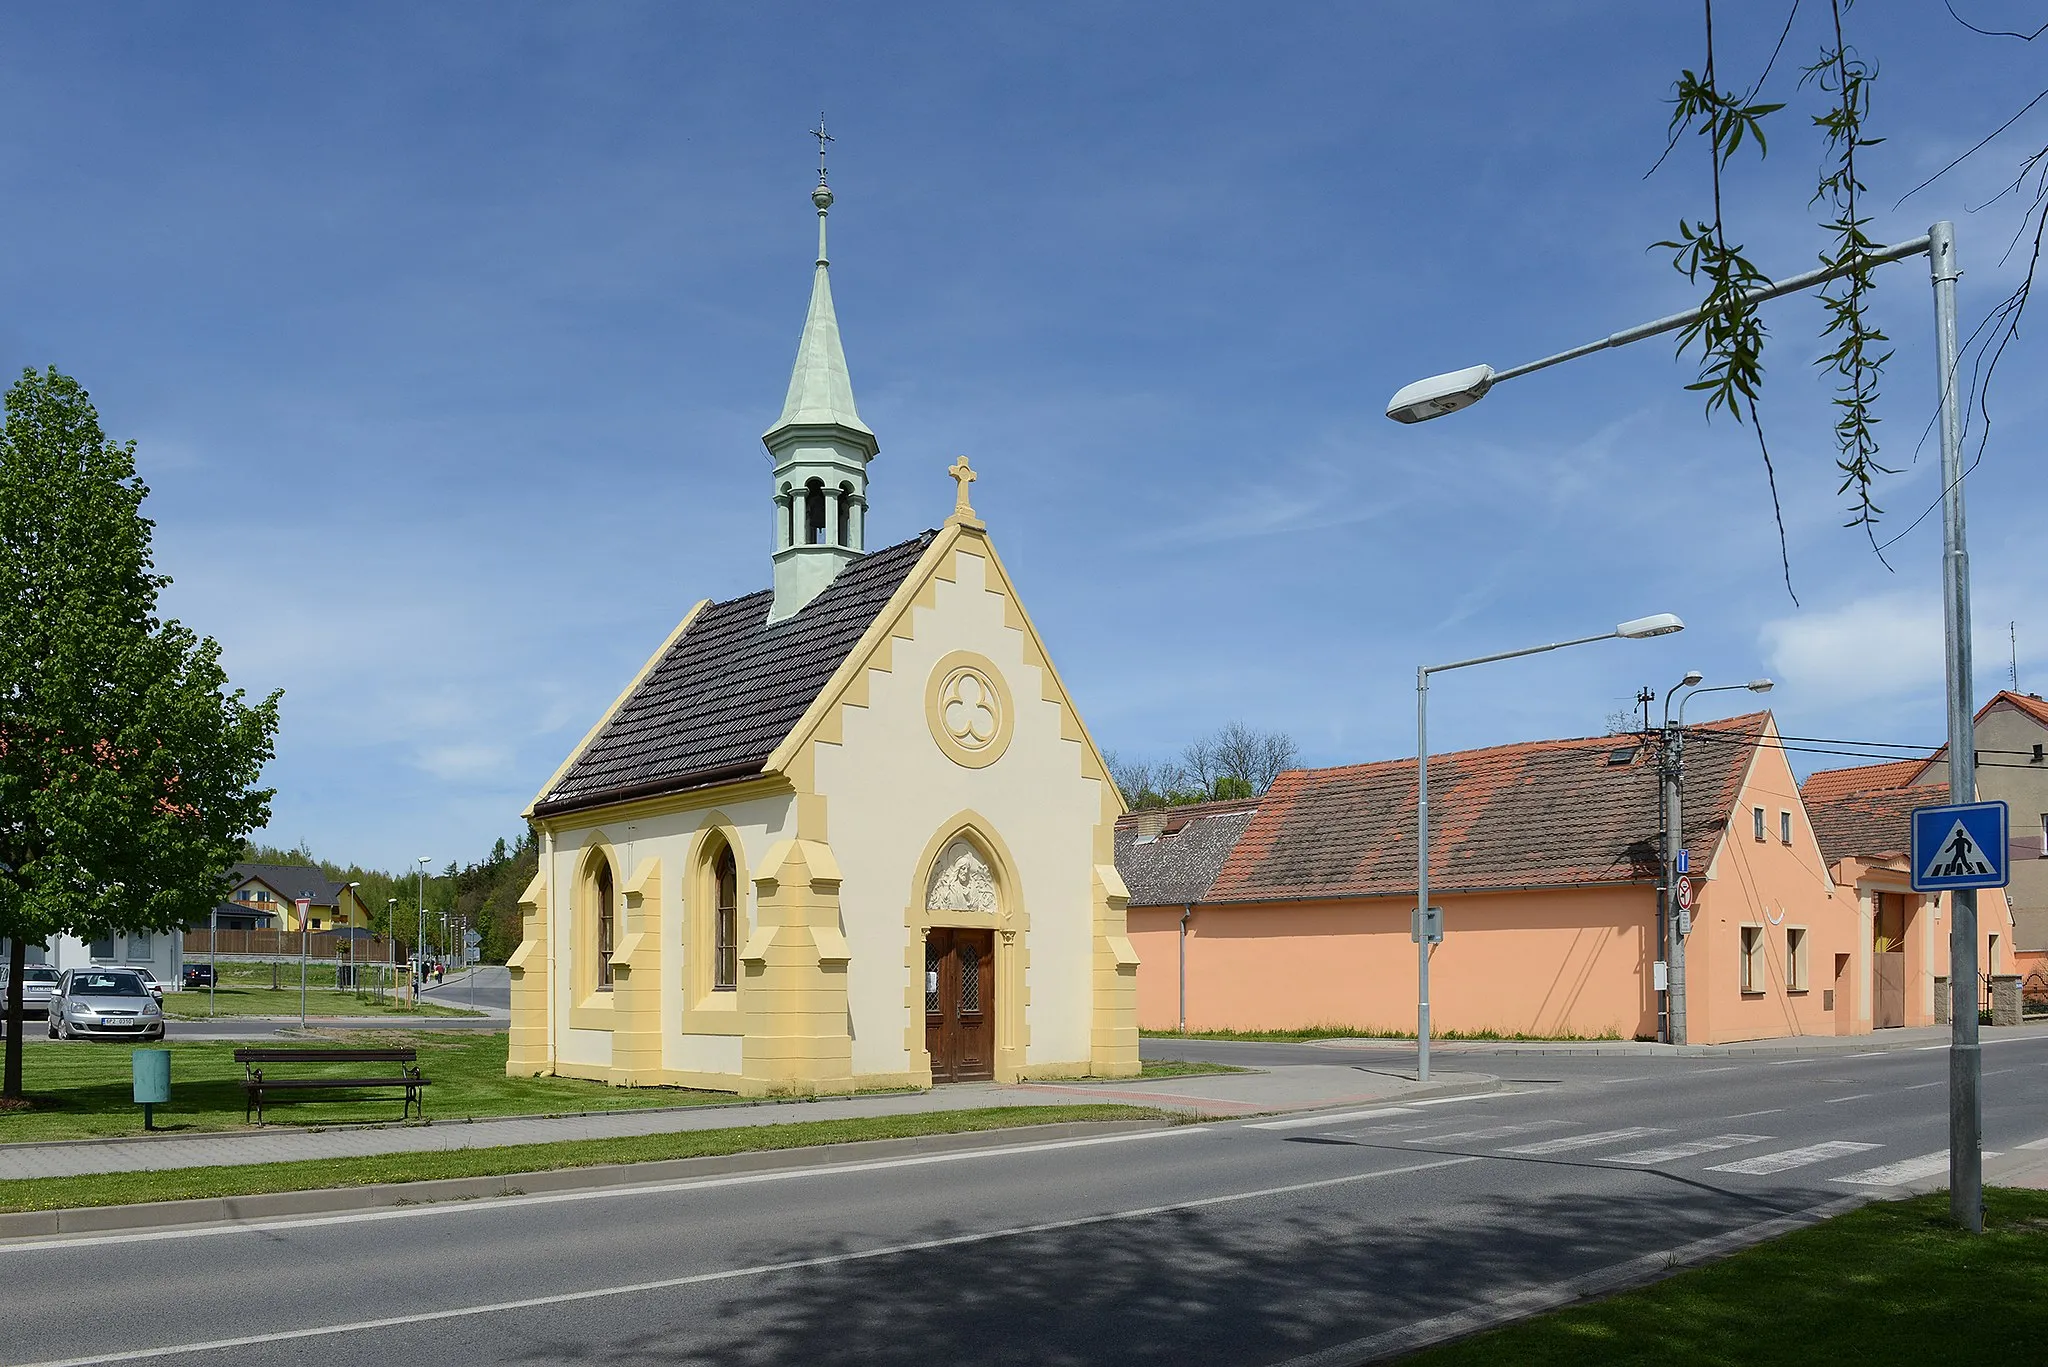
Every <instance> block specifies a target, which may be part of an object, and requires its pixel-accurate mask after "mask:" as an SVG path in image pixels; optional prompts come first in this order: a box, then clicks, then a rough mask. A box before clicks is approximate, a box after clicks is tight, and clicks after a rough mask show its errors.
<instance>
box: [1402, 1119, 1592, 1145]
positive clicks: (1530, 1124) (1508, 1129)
mask: <svg viewBox="0 0 2048 1367" xmlns="http://www.w3.org/2000/svg"><path fill="white" fill-rule="evenodd" d="M1571 1123H1572V1122H1571V1121H1569V1120H1523V1121H1518V1122H1516V1123H1515V1124H1513V1125H1488V1126H1487V1127H1486V1128H1485V1129H1483V1130H1453V1131H1451V1132H1450V1133H1449V1134H1419V1135H1416V1136H1414V1137H1413V1138H1410V1139H1404V1140H1402V1141H1401V1142H1402V1143H1403V1144H1450V1143H1454V1142H1456V1141H1458V1140H1473V1139H1506V1138H1507V1137H1508V1136H1509V1135H1511V1134H1527V1133H1529V1132H1530V1131H1531V1130H1554V1129H1556V1128H1557V1127H1558V1126H1560V1125H1569V1124H1571Z"/></svg>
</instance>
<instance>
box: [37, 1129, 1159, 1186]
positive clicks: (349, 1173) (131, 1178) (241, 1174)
mask: <svg viewBox="0 0 2048 1367" xmlns="http://www.w3.org/2000/svg"><path fill="white" fill-rule="evenodd" d="M1152 1119H1163V1120H1174V1121H1180V1120H1182V1119H1183V1117H1179V1116H1170V1115H1167V1114H1165V1113H1163V1112H1160V1111H1153V1110H1147V1109H1145V1108H1143V1107H1139V1106H1013V1107H990V1108H986V1109H981V1110H972V1111H923V1112H918V1113H916V1114H913V1115H890V1116H871V1117H867V1118H864V1119H860V1120H807V1121H797V1122H794V1123H790V1124H781V1125H772V1124H771V1125H749V1126H745V1127H742V1128H738V1129H729V1130H687V1131H684V1132H682V1133H679V1134H651V1135H638V1136H634V1137H631V1138H626V1139H596V1140H576V1141H573V1142H567V1143H557V1144H510V1145H506V1146H504V1147H501V1148H495V1149H453V1150H436V1151H434V1152H431V1153H398V1154H381V1155H378V1156H375V1157H370V1158H323V1159H318V1160H312V1161H307V1162H298V1163H255V1164H249V1165H246V1166H242V1167H232V1168H184V1169H180V1170H175V1171H171V1172H117V1173H105V1174H96V1175H93V1176H89V1177H55V1178H35V1179H28V1180H20V1181H7V1182H0V1211H16V1210H64V1209H70V1208H73V1207H77V1206H118V1205H128V1204H130V1203H133V1202H139V1201H178V1200H186V1199H190V1198H193V1197H202V1196H249V1195H255V1194H258V1193H262V1192H273V1191H313V1190H317V1189H322V1188H330V1187H359V1186H370V1185H374V1184H376V1183H379V1182H426V1181H431V1180H433V1179H435V1178H440V1177H497V1176H503V1175H505V1174H506V1173H515V1172H548V1171H553V1170H554V1169H557V1168H584V1167H596V1166H599V1165H602V1164H606V1163H647V1162H652V1161H655V1160H657V1159H664V1158H703V1157H709V1156H712V1155H716V1154H728V1153H751V1152H755V1151H758V1150H763V1149H796V1148H808V1147H811V1146H813V1145H820V1144H850V1143H854V1142H856V1141H858V1140H863V1139H904V1138H911V1137H915V1136H920V1135H930V1134H961V1133H967V1132H971V1131H979V1130H998V1129H1008V1128H1011V1127H1013V1126H1019V1125H1050V1124H1057V1123H1060V1122H1062V1121H1074V1120H1086V1121H1111V1120H1152Z"/></svg>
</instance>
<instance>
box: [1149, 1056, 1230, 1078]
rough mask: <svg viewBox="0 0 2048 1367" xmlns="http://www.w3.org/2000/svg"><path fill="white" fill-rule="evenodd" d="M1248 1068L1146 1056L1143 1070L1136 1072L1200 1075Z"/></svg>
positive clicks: (1165, 1075)
mask: <svg viewBox="0 0 2048 1367" xmlns="http://www.w3.org/2000/svg"><path fill="white" fill-rule="evenodd" d="M1252 1071H1253V1070H1252V1069H1250V1068H1238V1067H1235V1066H1233V1065H1231V1064H1228V1063H1196V1062H1193V1061H1190V1060H1186V1059H1177V1058H1148V1059H1146V1060H1145V1070H1144V1071H1143V1072H1141V1073H1139V1074H1138V1076H1139V1077H1140V1078H1141V1079H1142V1078H1148V1077H1201V1076H1202V1075H1203V1074H1205V1073H1249V1072H1252Z"/></svg>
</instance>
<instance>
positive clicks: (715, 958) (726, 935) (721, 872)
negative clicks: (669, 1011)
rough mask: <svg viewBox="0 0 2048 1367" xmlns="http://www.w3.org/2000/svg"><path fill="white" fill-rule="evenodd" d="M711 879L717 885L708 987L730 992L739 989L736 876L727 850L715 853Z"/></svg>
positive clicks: (735, 867)
mask: <svg viewBox="0 0 2048 1367" xmlns="http://www.w3.org/2000/svg"><path fill="white" fill-rule="evenodd" d="M711 876H712V881H713V882H714V883H716V884H717V890H716V899H715V902H714V906H713V912H712V918H711V919H712V929H711V941H712V943H711V964H712V969H711V987H712V990H713V991H716V992H731V991H734V990H735V989H737V988H738V987H739V985H740V946H739V939H740V876H739V868H738V866H737V865H736V863H735V861H734V860H733V857H732V848H731V847H730V846H727V847H726V848H725V849H722V850H720V851H719V852H718V859H717V861H716V862H715V863H714V864H713V865H712V875H711ZM700 981H701V980H700Z"/></svg>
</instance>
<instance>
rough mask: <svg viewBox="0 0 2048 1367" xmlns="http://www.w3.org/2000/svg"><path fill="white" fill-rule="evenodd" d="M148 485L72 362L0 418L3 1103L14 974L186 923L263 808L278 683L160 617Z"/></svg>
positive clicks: (25, 386) (14, 393) (220, 885)
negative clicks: (63, 947) (102, 943)
mask: <svg viewBox="0 0 2048 1367" xmlns="http://www.w3.org/2000/svg"><path fill="white" fill-rule="evenodd" d="M148 493H149V490H148V488H147V487H146V486H145V485H144V484H143V483H142V481H141V480H140V479H139V478H137V477H136V473H135V447H134V444H133V443H132V442H131V443H127V444H117V443H115V442H111V441H109V440H108V439H107V437H106V435H105V434H104V433H103V432H102V431H101V430H100V424H99V415H98V414H97V413H96V412H95V411H94V410H93V406H92V403H91V402H90V400H89V398H88V396H87V395H86V392H85V390H83V389H81V388H80V387H79V385H78V382H77V381H75V380H73V379H72V378H70V377H69V376H67V375H62V374H59V373H58V372H57V371H56V370H54V369H52V370H49V371H47V372H45V373H43V374H41V375H38V374H37V373H36V372H35V371H33V370H28V371H25V372H23V374H22V377H21V380H20V381H19V382H18V383H17V384H15V385H14V386H13V387H12V388H11V389H9V390H8V392H7V400H6V425H5V428H4V431H0V937H5V939H6V940H7V942H8V968H9V972H8V979H7V982H8V986H7V1001H6V1007H5V1010H6V1022H7V1047H6V1063H5V1076H4V1079H0V1096H4V1097H6V1098H19V1097H20V1096H21V1094H22V1082H21V979H22V968H23V965H24V961H25V958H26V954H25V951H26V947H27V945H28V943H29V942H30V941H41V940H44V939H46V938H48V937H49V936H50V935H52V934H55V933H58V932H66V933H70V934H74V935H78V936H81V937H85V938H94V937H97V936H101V935H105V934H109V933H112V932H115V931H143V930H147V931H159V932H168V931H174V930H178V929H180V928H182V927H184V926H185V925H187V924H189V923H192V922H194V921H199V920H203V919H204V918H205V916H206V914H207V911H208V909H209V908H211V907H212V906H213V905H214V903H215V902H217V901H218V900H219V899H220V898H221V897H222V896H224V895H225V894H226V891H227V883H226V878H225V876H224V871H225V870H226V868H227V867H228V865H229V864H230V863H232V862H233V861H234V860H235V859H236V858H237V857H239V855H240V854H241V851H242V843H243V840H244V839H245V837H246V836H247V835H248V833H249V832H250V831H252V830H255V829H257V828H259V827H261V826H262V825H263V824H264V823H265V821H267V820H268V819H269V814H270V798H271V791H272V790H269V789H258V788H257V787H256V786H255V784H256V782H257V780H258V779H259V778H260V777H261V776H262V772H263V766H264V764H265V763H266V762H268V761H269V759H270V757H271V753H272V745H273V738H274V737H275V735H276V731H277V699H278V695H277V694H274V693H273V694H272V695H271V696H270V697H268V698H266V699H264V700H263V701H262V702H260V703H255V704H250V703H248V702H246V701H245V700H244V695H243V694H242V692H241V691H240V690H233V691H230V690H229V688H228V681H227V675H226V674H225V673H224V672H223V671H222V669H221V666H220V647H219V645H217V644H216V643H215V642H214V641H212V640H210V639H207V638H203V637H200V636H198V635H197V634H195V633H194V632H192V631H191V630H190V629H189V628H187V627H185V626H183V625H181V624H180V623H178V622H175V621H165V620H162V619H160V618H159V617H158V616H157V615H156V614H157V595H158V593H159V592H160V591H161V590H162V589H163V587H164V585H165V584H167V583H168V582H169V580H168V578H167V577H166V576H163V575H160V574H158V573H156V572H155V567H154V562H153V560H152V558H151V553H150V536H151V531H152V524H151V523H150V521H149V519H147V518H145V517H144V516H143V515H142V502H143V499H144V498H146V497H147V496H148Z"/></svg>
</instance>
